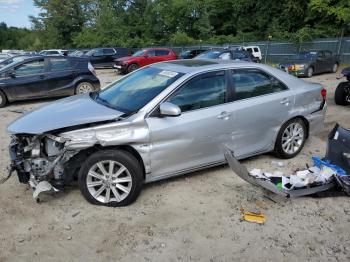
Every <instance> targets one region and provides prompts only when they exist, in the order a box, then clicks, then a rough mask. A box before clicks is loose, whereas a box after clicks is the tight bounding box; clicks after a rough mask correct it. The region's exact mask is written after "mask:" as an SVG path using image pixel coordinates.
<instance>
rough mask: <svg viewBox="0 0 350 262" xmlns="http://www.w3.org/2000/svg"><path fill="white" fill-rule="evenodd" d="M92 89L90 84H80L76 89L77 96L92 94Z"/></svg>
mask: <svg viewBox="0 0 350 262" xmlns="http://www.w3.org/2000/svg"><path fill="white" fill-rule="evenodd" d="M93 91H94V88H93V86H92V85H91V84H90V83H81V84H79V85H78V87H77V92H76V93H77V94H86V93H90V92H93Z"/></svg>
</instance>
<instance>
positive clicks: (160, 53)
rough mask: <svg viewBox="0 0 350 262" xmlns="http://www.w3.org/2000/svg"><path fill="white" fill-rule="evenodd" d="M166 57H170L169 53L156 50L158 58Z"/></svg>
mask: <svg viewBox="0 0 350 262" xmlns="http://www.w3.org/2000/svg"><path fill="white" fill-rule="evenodd" d="M164 55H169V51H168V50H158V49H156V56H164Z"/></svg>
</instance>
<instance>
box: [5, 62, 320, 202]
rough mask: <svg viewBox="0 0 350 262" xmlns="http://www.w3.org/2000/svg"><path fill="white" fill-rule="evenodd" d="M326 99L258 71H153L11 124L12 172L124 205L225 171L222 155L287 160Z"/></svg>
mask: <svg viewBox="0 0 350 262" xmlns="http://www.w3.org/2000/svg"><path fill="white" fill-rule="evenodd" d="M325 96H326V93H325V90H324V89H323V88H322V86H321V85H320V84H317V83H309V82H306V81H303V80H300V79H298V78H296V77H294V76H290V75H288V74H286V73H284V72H282V71H281V70H278V69H275V68H272V67H269V66H267V65H263V64H253V63H246V62H239V63H237V62H232V61H220V60H199V59H197V60H196V59H190V60H177V61H169V62H163V63H157V64H153V65H150V66H146V67H144V68H142V69H140V70H137V71H135V72H133V73H130V74H128V75H126V76H125V77H123V78H121V79H119V80H117V81H116V82H114V83H112V84H110V85H109V86H108V87H107V88H106V89H104V90H102V91H99V92H95V93H90V94H86V95H81V96H73V97H69V98H65V99H62V100H59V101H56V102H53V103H51V104H48V105H46V106H44V107H41V108H39V109H37V110H35V111H33V112H31V113H28V114H26V115H24V116H22V117H21V118H19V119H18V120H17V121H15V122H14V123H12V124H11V125H10V126H9V127H8V131H9V132H10V133H11V134H12V138H13V140H12V142H11V145H10V152H11V153H10V155H11V158H12V159H11V161H12V167H14V169H15V170H16V171H17V174H18V177H19V180H20V182H22V183H27V182H28V181H30V184H31V185H34V186H33V187H34V188H35V187H36V186H35V185H38V183H40V182H41V181H44V183H45V184H46V186H47V183H50V184H51V185H53V186H55V185H60V186H63V185H67V184H69V183H70V182H71V181H72V180H74V179H75V178H76V177H77V179H78V184H79V187H80V190H81V192H82V194H83V195H84V197H85V198H86V199H87V200H88V201H89V202H90V203H93V204H98V205H106V206H123V205H128V204H130V203H131V202H133V201H134V200H135V199H136V198H137V196H138V195H139V193H140V191H141V188H142V184H143V183H147V182H152V181H156V180H161V179H165V178H169V177H173V176H177V175H180V174H184V173H188V172H192V171H195V170H200V169H204V168H208V167H211V166H216V165H221V164H224V163H225V158H224V153H223V147H228V148H229V149H231V150H233V151H234V152H235V156H236V157H237V158H238V159H242V158H247V157H250V156H253V155H257V154H262V153H265V152H270V151H274V152H275V153H276V154H277V156H279V157H281V158H291V157H294V156H296V155H297V154H298V153H299V152H300V151H301V149H302V148H303V146H304V143H305V140H306V139H307V138H308V137H309V136H310V135H311V134H313V133H314V132H316V131H320V130H322V127H323V121H324V116H325V111H326V102H325ZM257 127H258V128H257ZM36 190H37V191H36V192H39V191H38V190H40V189H36Z"/></svg>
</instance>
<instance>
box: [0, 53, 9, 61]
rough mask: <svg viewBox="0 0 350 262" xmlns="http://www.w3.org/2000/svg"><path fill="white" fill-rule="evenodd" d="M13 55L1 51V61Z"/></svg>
mask: <svg viewBox="0 0 350 262" xmlns="http://www.w3.org/2000/svg"><path fill="white" fill-rule="evenodd" d="M10 57H11V56H10V55H9V54H7V53H0V62H2V61H4V60H6V59H9V58H10Z"/></svg>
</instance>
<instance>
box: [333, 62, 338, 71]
mask: <svg viewBox="0 0 350 262" xmlns="http://www.w3.org/2000/svg"><path fill="white" fill-rule="evenodd" d="M337 71H338V64H334V65H333V69H332V72H333V73H336V72H337Z"/></svg>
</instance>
